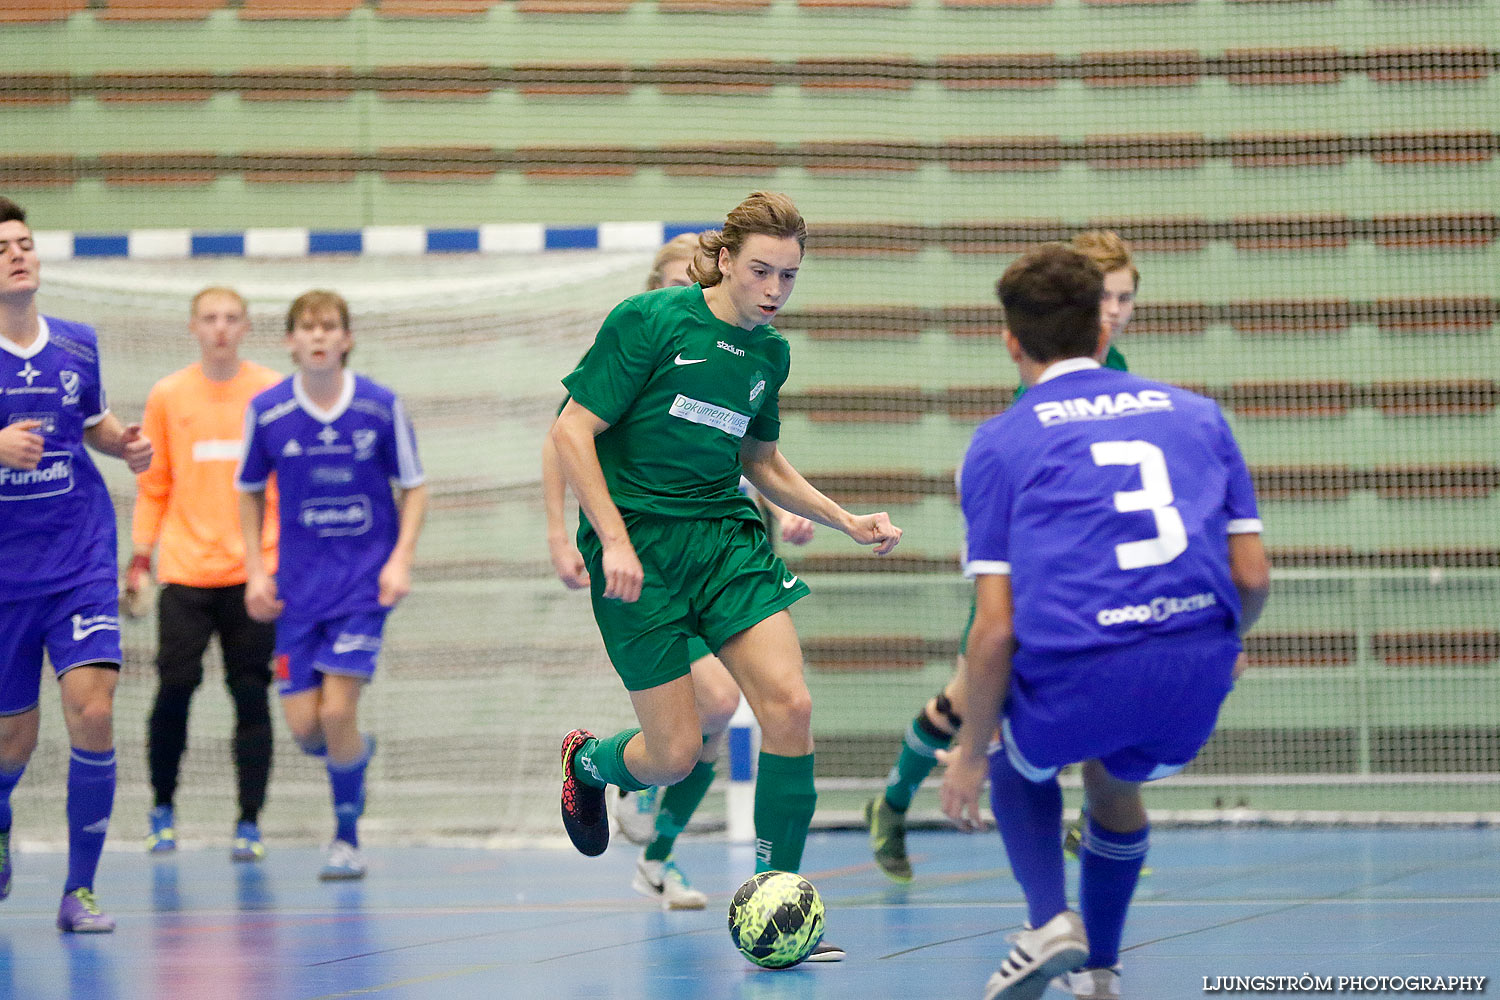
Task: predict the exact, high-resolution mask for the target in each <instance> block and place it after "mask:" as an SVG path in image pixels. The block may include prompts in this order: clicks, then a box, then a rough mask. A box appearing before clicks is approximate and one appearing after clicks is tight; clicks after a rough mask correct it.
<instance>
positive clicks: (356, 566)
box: [236, 372, 422, 621]
mask: <svg viewBox="0 0 1500 1000" xmlns="http://www.w3.org/2000/svg"><path fill="white" fill-rule="evenodd" d="M273 472H274V473H275V474H276V486H277V489H278V490H279V491H280V495H281V548H280V558H279V565H278V568H277V572H276V590H277V596H278V597H279V598H281V600H282V601H284V602H286V610H285V612H284V616H285V617H287V618H291V619H297V620H300V621H323V620H326V619H329V618H338V617H343V616H346V615H352V614H358V613H360V612H363V611H373V610H379V609H380V602H379V600H378V598H379V593H380V570H381V567H383V566H384V565H385V562H386V560H387V559H389V558H390V555H391V550H392V549H394V548H395V546H396V536H397V534H398V531H399V529H400V514H399V512H398V511H397V510H396V502H395V499H394V498H393V497H392V495H391V481H392V480H395V481H396V482H398V483H400V484H401V485H402V486H403V487H405V488H407V489H411V488H412V487H415V486H420V485H421V484H422V464H421V462H420V461H419V460H418V458H417V441H416V435H415V434H414V433H413V431H412V426H411V421H409V420H408V419H407V417H406V413H405V411H404V410H403V409H402V406H401V401H400V400H399V399H397V398H396V394H395V393H393V392H391V390H389V389H387V388H385V387H384V386H382V385H379V384H377V383H375V382H372V381H370V380H369V379H367V378H364V377H363V376H357V375H354V374H352V373H350V372H345V373H344V391H343V393H342V394H341V395H340V397H339V400H338V402H337V403H336V404H334V407H333V409H331V410H329V411H326V412H325V411H323V410H321V409H319V408H318V407H317V406H316V405H315V404H314V403H313V402H312V401H311V400H310V399H308V398H307V396H306V394H305V393H304V392H303V391H302V381H301V377H300V376H296V375H294V376H292V377H291V378H288V379H285V380H284V381H282V382H279V383H277V384H276V385H273V386H272V387H271V388H269V389H267V390H266V391H265V392H262V393H261V394H260V395H258V396H256V397H255V398H254V399H252V400H251V401H250V406H249V408H248V409H247V410H246V411H245V456H244V459H243V460H242V461H241V463H240V468H239V472H238V474H237V476H236V485H237V486H238V487H239V488H240V489H241V490H244V491H250V492H253V491H259V490H263V489H264V488H265V485H266V480H267V479H269V478H270V475H271V473H273Z"/></svg>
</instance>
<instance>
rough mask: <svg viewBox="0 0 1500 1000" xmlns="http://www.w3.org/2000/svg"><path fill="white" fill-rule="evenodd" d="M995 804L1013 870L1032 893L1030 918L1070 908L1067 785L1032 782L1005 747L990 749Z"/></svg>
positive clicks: (1039, 921)
mask: <svg viewBox="0 0 1500 1000" xmlns="http://www.w3.org/2000/svg"><path fill="white" fill-rule="evenodd" d="M990 808H991V809H993V810H994V811H995V825H996V826H998V827H999V828H1000V839H1001V840H1003V841H1004V842H1005V854H1006V856H1007V857H1009V858H1010V870H1011V873H1012V874H1013V875H1015V877H1016V881H1017V882H1019V883H1021V891H1022V892H1023V893H1025V895H1026V913H1027V920H1028V921H1030V923H1031V926H1032V927H1040V926H1042V925H1043V924H1045V923H1046V922H1047V921H1049V920H1051V919H1052V918H1053V917H1055V916H1057V915H1058V914H1059V913H1061V912H1062V911H1063V910H1066V909H1067V908H1068V892H1067V885H1066V882H1065V881H1064V871H1065V869H1064V867H1063V849H1062V837H1061V836H1060V835H1059V833H1058V831H1059V830H1060V829H1061V828H1062V788H1061V787H1059V786H1058V784H1057V778H1055V777H1054V778H1049V779H1047V780H1046V781H1044V782H1041V783H1040V784H1038V783H1035V782H1031V781H1027V780H1026V779H1025V778H1023V777H1022V776H1021V773H1020V772H1019V771H1017V770H1016V769H1015V767H1013V766H1012V765H1011V762H1010V759H1009V758H1008V757H1007V756H1006V755H1005V749H1004V747H1001V748H1000V749H997V750H996V751H995V752H993V753H991V754H990Z"/></svg>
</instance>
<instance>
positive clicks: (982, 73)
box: [933, 52, 1063, 90]
mask: <svg viewBox="0 0 1500 1000" xmlns="http://www.w3.org/2000/svg"><path fill="white" fill-rule="evenodd" d="M933 69H934V72H935V73H936V74H937V78H938V79H939V80H940V81H941V82H942V84H943V86H944V87H947V88H948V89H949V90H1039V89H1042V88H1044V87H1053V86H1056V85H1057V82H1058V81H1059V80H1061V79H1062V76H1063V63H1062V59H1061V58H1060V57H1059V56H1058V55H1057V54H1056V53H1053V52H1034V53H1028V52H1018V53H1005V54H999V55H991V54H984V55H969V54H965V55H948V56H939V57H938V58H937V61H936V62H935V63H934V67H933Z"/></svg>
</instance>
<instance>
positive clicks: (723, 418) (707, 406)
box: [667, 393, 750, 438]
mask: <svg viewBox="0 0 1500 1000" xmlns="http://www.w3.org/2000/svg"><path fill="white" fill-rule="evenodd" d="M667 412H668V413H670V414H671V415H672V416H674V417H677V418H678V419H680V420H686V421H689V422H690V423H695V424H702V425H704V426H705V427H716V428H718V429H719V430H721V431H723V432H724V433H725V434H729V435H732V436H734V437H737V438H742V437H744V436H745V430H746V428H748V427H749V426H750V418H749V417H747V416H745V415H744V414H743V413H735V412H734V411H733V410H727V409H725V408H724V407H722V406H715V405H713V404H712V403H705V402H703V401H702V400H701V399H691V398H689V397H687V396H684V395H682V394H681V393H679V394H678V396H677V398H676V399H674V400H672V405H671V407H670V408H669V409H668V410H667Z"/></svg>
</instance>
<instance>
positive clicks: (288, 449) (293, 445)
mask: <svg viewBox="0 0 1500 1000" xmlns="http://www.w3.org/2000/svg"><path fill="white" fill-rule="evenodd" d="M301 454H302V446H301V445H300V444H298V443H297V439H296V438H288V439H287V442H286V444H284V445H282V446H281V457H282V458H296V457H297V456H299V455H301Z"/></svg>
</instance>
